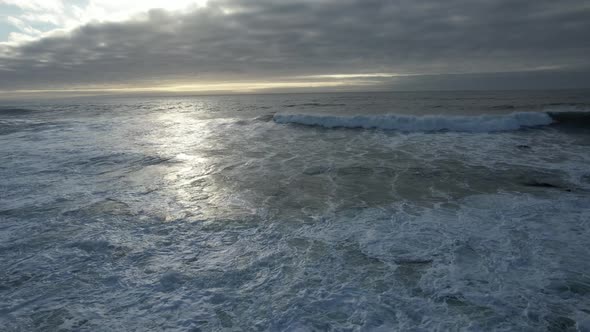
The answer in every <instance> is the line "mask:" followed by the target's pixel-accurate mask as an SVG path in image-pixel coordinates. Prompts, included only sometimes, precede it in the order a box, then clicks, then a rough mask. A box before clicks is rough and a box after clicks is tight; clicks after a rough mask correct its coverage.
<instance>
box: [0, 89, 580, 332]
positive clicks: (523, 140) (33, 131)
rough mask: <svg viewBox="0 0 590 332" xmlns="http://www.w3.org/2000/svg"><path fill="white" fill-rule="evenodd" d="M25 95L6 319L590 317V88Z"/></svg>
mask: <svg viewBox="0 0 590 332" xmlns="http://www.w3.org/2000/svg"><path fill="white" fill-rule="evenodd" d="M4 104H5V105H4V106H2V107H1V108H0V195H1V196H0V267H1V269H0V326H2V328H1V329H2V330H3V331H34V330H39V331H41V330H42V331H48V330H78V331H145V330H178V331H189V330H191V331H195V330H202V331H210V330H228V331H233V330H236V331H237V330H261V331H278V330H286V331H308V330H309V331H313V330H336V331H342V330H347V331H357V330H362V331H391V330H437V329H438V330H472V331H481V330H518V331H542V330H550V331H568V330H572V331H574V330H582V331H586V330H589V329H590V260H589V259H588V257H590V246H589V245H588V244H589V242H588V239H590V220H589V219H590V208H589V207H590V167H589V165H590V127H588V117H584V116H582V115H580V113H574V114H573V115H572V114H570V113H568V114H566V115H567V116H566V115H561V117H560V116H555V114H553V113H549V112H564V111H567V112H584V111H585V110H586V111H587V110H590V106H589V105H590V93H589V92H583V91H582V92H580V91H562V92H535V93H532V92H493V93H467V92H465V93H448V92H447V93H396V94H326V95H320V94H315V95H270V96H231V97H227V96H216V97H193V98H171V97H169V98H140V99H132V98H94V99H72V100H63V101H46V102H28V103H23V102H20V103H8V102H5V103H4ZM522 112H538V113H535V114H536V115H533V118H534V120H535V121H537V122H534V121H533V122H530V121H529V120H530V119H529V117H528V116H529V115H530V114H529V115H526V114H525V116H524V117H525V118H524V120H522V119H523V118H522V115H518V114H520V113H522ZM394 113H395V114H396V115H392V114H394ZM527 114H528V113H527ZM549 114H553V116H552V117H551V118H550V120H549V121H548V122H547V117H548V116H549ZM561 114H563V113H561ZM453 116H454V118H453ZM474 116H478V117H479V118H474ZM482 116H483V117H482ZM539 116H540V117H542V118H543V119H540V118H539ZM465 117H468V118H465ZM490 117H491V118H490ZM302 119H304V120H305V119H307V120H305V121H303V120H302ZM309 119H311V120H309ZM441 119H442V120H441ZM515 119H516V120H515ZM541 120H543V121H544V122H543V121H541ZM556 120H559V121H560V123H553V122H555V121H556ZM306 121H307V122H306ZM334 121H336V122H334ZM338 121H339V122H338ZM355 121H356V122H355ZM359 121H360V122H359ZM362 121H365V122H362ZM366 121H373V122H370V123H369V124H370V125H367V123H368V122H366ZM456 121H460V122H462V123H463V125H461V126H455V127H453V126H454V125H453V123H456ZM486 121H487V122H486ZM490 121H491V122H490ZM515 121H516V122H515ZM292 122H296V123H299V124H293V123H292ZM302 123H303V124H315V125H320V126H306V125H301V124H302ZM359 123H360V125H359ZM465 123H466V124H465ZM549 123H552V124H549ZM382 124H384V125H382ZM392 124H393V125H392ZM490 124H492V126H491V127H490ZM402 125H403V126H402ZM322 126H324V127H322ZM342 126H345V127H346V126H348V127H376V128H389V129H401V130H380V129H350V128H349V129H347V128H339V127H342ZM396 126H397V127H396ZM502 126H505V127H502ZM326 127H330V128H326ZM331 127H336V128H331Z"/></svg>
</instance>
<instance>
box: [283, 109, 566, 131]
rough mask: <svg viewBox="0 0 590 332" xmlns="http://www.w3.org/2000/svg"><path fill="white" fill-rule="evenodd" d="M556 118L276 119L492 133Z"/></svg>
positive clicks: (290, 116)
mask: <svg viewBox="0 0 590 332" xmlns="http://www.w3.org/2000/svg"><path fill="white" fill-rule="evenodd" d="M553 114H554V113H551V114H550V113H544V112H518V113H509V114H501V115H480V116H448V115H426V116H413V115H399V114H384V115H357V116H341V115H318V114H293V113H277V114H275V116H274V121H275V122H277V123H295V124H301V125H308V126H321V127H326V128H338V127H341V128H365V129H385V130H402V131H442V130H449V131H462V132H489V131H508V130H517V129H520V128H524V127H536V126H545V125H549V124H552V123H553V122H554V121H555V119H554V117H553ZM555 114H561V113H555Z"/></svg>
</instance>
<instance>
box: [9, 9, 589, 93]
mask: <svg viewBox="0 0 590 332" xmlns="http://www.w3.org/2000/svg"><path fill="white" fill-rule="evenodd" d="M589 18H590V5H589V4H588V2H587V1H583V0H563V1H553V0H551V1H549V0H499V1H482V0H449V1H438V0H437V1H434V0H427V1H409V0H402V1H387V0H357V1H354V0H320V1H311V0H299V1H290V2H279V1H271V0H248V1H246V0H244V1H234V0H223V1H217V2H210V4H209V6H208V7H206V8H201V9H198V10H196V11H193V12H190V13H172V12H166V11H163V10H152V11H150V12H149V13H148V14H147V15H146V16H145V17H142V18H137V19H134V20H130V21H126V22H120V23H102V24H98V23H97V24H88V25H85V26H82V27H80V28H78V29H76V30H74V31H73V32H72V33H70V34H67V35H62V36H53V37H46V38H43V39H41V40H39V41H35V42H31V43H28V44H24V45H21V46H17V47H8V46H4V47H0V77H1V79H0V90H13V89H32V88H58V87H62V86H77V85H88V84H92V85H113V84H119V83H129V82H131V83H142V84H154V83H159V82H165V81H172V80H185V81H191V80H192V81H199V82H206V81H220V80H246V79H247V80H255V79H268V80H272V79H278V78H279V77H280V78H281V80H283V81H284V80H285V77H291V76H305V75H318V74H335V73H375V72H386V73H389V72H394V73H424V74H457V73H482V72H483V73H486V72H511V71H534V70H539V69H544V68H551V69H552V70H553V72H555V71H557V72H559V71H560V70H563V71H568V72H572V71H574V72H575V71H576V70H577V69H578V68H587V67H588V66H590V57H588V54H590V38H588V31H590V19H589ZM399 80H402V81H403V80H404V79H403V78H399ZM406 80H408V82H410V81H411V82H414V83H413V84H416V82H417V81H419V79H416V78H413V79H406ZM581 81H584V79H583V78H582V79H581ZM586 83H587V81H586ZM418 85H419V84H418Z"/></svg>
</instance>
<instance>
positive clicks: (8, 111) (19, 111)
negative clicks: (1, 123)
mask: <svg viewBox="0 0 590 332" xmlns="http://www.w3.org/2000/svg"><path fill="white" fill-rule="evenodd" d="M34 112H36V111H35V110H31V109H26V108H7V107H1V106H0V115H9V116H14V115H17V116H18V115H26V114H29V113H34Z"/></svg>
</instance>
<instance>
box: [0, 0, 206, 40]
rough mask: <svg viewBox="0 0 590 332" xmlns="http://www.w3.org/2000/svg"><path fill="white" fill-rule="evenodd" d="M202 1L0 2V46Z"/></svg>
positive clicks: (179, 8) (182, 8)
mask: <svg viewBox="0 0 590 332" xmlns="http://www.w3.org/2000/svg"><path fill="white" fill-rule="evenodd" d="M205 3H206V0H142V1H121V0H0V42H13V43H18V42H22V41H26V40H31V39H36V38H39V37H41V36H42V35H44V34H47V33H50V32H51V31H54V30H61V29H65V30H70V29H73V28H75V27H77V26H80V25H82V24H84V23H88V22H91V21H98V22H104V21H121V20H126V19H129V18H130V17H133V16H135V15H138V14H140V13H143V12H146V11H148V10H150V9H154V8H161V9H166V10H190V9H191V8H195V7H197V6H202V5H204V4H205Z"/></svg>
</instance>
